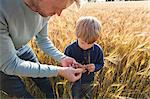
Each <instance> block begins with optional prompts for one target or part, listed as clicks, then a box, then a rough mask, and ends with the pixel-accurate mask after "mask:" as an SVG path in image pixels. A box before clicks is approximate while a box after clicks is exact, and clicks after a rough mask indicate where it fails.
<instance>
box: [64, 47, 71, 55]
mask: <svg viewBox="0 0 150 99" xmlns="http://www.w3.org/2000/svg"><path fill="white" fill-rule="evenodd" d="M64 53H65V55H67V56H69V57H71V50H70V48H69V47H66V49H65V52H64Z"/></svg>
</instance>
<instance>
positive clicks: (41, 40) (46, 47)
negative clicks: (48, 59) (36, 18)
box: [36, 24, 65, 62]
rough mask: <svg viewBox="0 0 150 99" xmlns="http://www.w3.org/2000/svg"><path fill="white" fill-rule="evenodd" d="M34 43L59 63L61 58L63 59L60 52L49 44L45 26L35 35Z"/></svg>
mask: <svg viewBox="0 0 150 99" xmlns="http://www.w3.org/2000/svg"><path fill="white" fill-rule="evenodd" d="M36 41H37V44H38V46H39V47H40V48H41V49H42V50H43V51H44V52H45V53H46V54H48V55H50V56H52V57H53V58H54V59H55V60H57V61H59V62H60V61H61V59H62V58H64V57H65V55H64V54H63V53H62V52H60V51H59V50H58V49H57V48H56V47H55V46H54V44H53V43H52V42H51V40H50V39H49V37H48V31H47V24H46V25H45V27H44V28H43V29H42V30H41V32H40V33H38V34H37V35H36Z"/></svg>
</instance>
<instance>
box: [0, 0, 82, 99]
mask: <svg viewBox="0 0 150 99" xmlns="http://www.w3.org/2000/svg"><path fill="white" fill-rule="evenodd" d="M73 2H74V0H0V71H1V72H0V75H1V82H0V83H1V87H0V88H1V90H3V91H5V92H6V93H7V94H8V95H10V96H12V97H18V98H20V97H22V98H33V96H31V95H30V93H29V92H27V90H26V89H25V86H24V83H23V82H22V81H21V79H20V77H19V76H25V77H32V78H31V79H32V80H33V81H34V82H35V83H36V84H37V85H38V86H39V88H40V89H41V90H42V91H43V92H44V93H46V97H47V98H53V97H54V95H53V92H52V87H51V85H50V82H49V80H48V78H46V77H54V76H57V75H60V76H62V77H64V78H66V79H68V80H69V81H72V82H74V81H76V80H78V79H79V78H80V77H81V73H82V71H83V70H82V69H80V68H78V69H74V68H72V67H67V66H70V65H72V64H75V65H80V64H78V63H77V62H76V61H75V60H74V59H73V58H70V57H67V56H65V55H64V54H63V53H61V52H60V51H59V50H58V49H56V48H55V47H54V45H53V44H52V42H51V41H50V40H49V38H48V34H47V21H48V19H49V17H48V16H53V15H55V14H57V15H60V14H61V12H62V11H63V9H65V8H67V7H68V6H70V5H71V4H72V3H73ZM76 2H78V1H76ZM33 36H35V37H36V41H37V43H38V45H39V47H40V48H41V49H42V50H43V51H44V52H45V53H47V54H48V55H50V56H52V57H53V58H54V59H56V60H57V61H60V63H61V65H62V66H64V67H57V66H49V65H46V64H40V63H39V62H38V60H37V58H36V56H35V55H34V53H33V51H32V49H31V48H30V47H29V46H28V45H27V43H28V42H29V40H31V39H32V37H33Z"/></svg>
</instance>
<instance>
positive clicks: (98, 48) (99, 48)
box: [94, 43, 103, 51]
mask: <svg viewBox="0 0 150 99" xmlns="http://www.w3.org/2000/svg"><path fill="white" fill-rule="evenodd" d="M94 49H97V50H100V51H103V49H102V47H101V46H100V45H99V44H97V43H94Z"/></svg>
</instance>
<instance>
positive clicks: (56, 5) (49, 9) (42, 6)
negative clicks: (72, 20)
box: [24, 0, 80, 17]
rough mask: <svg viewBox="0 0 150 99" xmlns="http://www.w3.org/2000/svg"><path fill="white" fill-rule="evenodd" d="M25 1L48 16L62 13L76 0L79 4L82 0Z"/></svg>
mask: <svg viewBox="0 0 150 99" xmlns="http://www.w3.org/2000/svg"><path fill="white" fill-rule="evenodd" d="M24 1H25V3H26V4H27V5H28V6H29V7H30V8H31V9H32V10H33V11H36V12H38V13H39V14H40V15H42V16H44V17H47V16H52V15H55V14H57V15H60V14H61V12H62V11H63V10H64V9H66V8H67V7H69V6H70V5H71V4H73V3H74V2H76V4H77V5H79V4H80V3H79V1H80V0H24Z"/></svg>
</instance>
